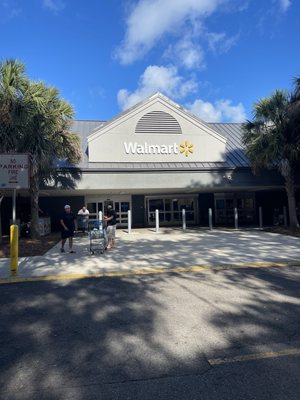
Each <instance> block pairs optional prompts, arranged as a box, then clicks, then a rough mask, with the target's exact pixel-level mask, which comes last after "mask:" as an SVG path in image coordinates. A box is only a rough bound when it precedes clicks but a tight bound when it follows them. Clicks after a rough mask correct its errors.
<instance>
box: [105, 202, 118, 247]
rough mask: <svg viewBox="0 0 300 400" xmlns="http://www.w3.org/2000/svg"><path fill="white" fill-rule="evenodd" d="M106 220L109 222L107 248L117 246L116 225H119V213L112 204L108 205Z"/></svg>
mask: <svg viewBox="0 0 300 400" xmlns="http://www.w3.org/2000/svg"><path fill="white" fill-rule="evenodd" d="M104 221H106V224H107V236H108V245H107V248H108V249H111V248H112V247H115V240H116V226H117V214H116V212H115V210H114V209H113V208H112V206H111V205H108V206H107V213H106V216H105V217H104Z"/></svg>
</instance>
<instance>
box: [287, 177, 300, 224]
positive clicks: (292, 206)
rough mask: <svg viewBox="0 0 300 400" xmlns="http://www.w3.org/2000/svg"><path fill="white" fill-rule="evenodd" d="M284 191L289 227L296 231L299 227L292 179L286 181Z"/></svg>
mask: <svg viewBox="0 0 300 400" xmlns="http://www.w3.org/2000/svg"><path fill="white" fill-rule="evenodd" d="M285 190H286V193H287V197H288V206H289V217H290V227H291V228H293V229H296V228H297V227H299V224H298V220H297V213H296V198H295V185H294V179H293V178H291V179H286V182H285Z"/></svg>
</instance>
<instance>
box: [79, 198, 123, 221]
mask: <svg viewBox="0 0 300 400" xmlns="http://www.w3.org/2000/svg"><path fill="white" fill-rule="evenodd" d="M86 205H87V209H88V210H89V212H90V218H98V215H99V211H102V213H103V215H105V214H106V210H107V206H108V205H111V206H112V207H113V209H114V210H115V211H116V213H117V224H118V226H127V224H128V210H130V198H129V197H127V198H124V199H120V198H119V199H114V198H109V199H101V198H97V199H96V198H93V197H88V198H87V199H86Z"/></svg>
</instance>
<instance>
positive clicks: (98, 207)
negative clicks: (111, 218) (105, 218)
mask: <svg viewBox="0 0 300 400" xmlns="http://www.w3.org/2000/svg"><path fill="white" fill-rule="evenodd" d="M86 208H87V209H88V210H89V212H90V218H92V219H95V218H99V211H102V212H103V202H102V201H90V202H88V203H87V205H86Z"/></svg>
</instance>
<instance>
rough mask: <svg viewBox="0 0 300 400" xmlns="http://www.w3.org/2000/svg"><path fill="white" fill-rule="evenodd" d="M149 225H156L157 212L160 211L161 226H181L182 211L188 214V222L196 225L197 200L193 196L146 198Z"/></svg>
mask: <svg viewBox="0 0 300 400" xmlns="http://www.w3.org/2000/svg"><path fill="white" fill-rule="evenodd" d="M146 209H147V222H148V225H150V226H153V225H155V210H159V223H160V225H165V226H168V225H170V226H171V225H173V226H174V225H181V224H182V210H183V209H185V212H186V222H187V223H189V224H190V225H194V224H196V220H197V215H196V214H197V198H196V197H192V196H189V197H188V196H186V197H185V196H167V197H148V198H146Z"/></svg>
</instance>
